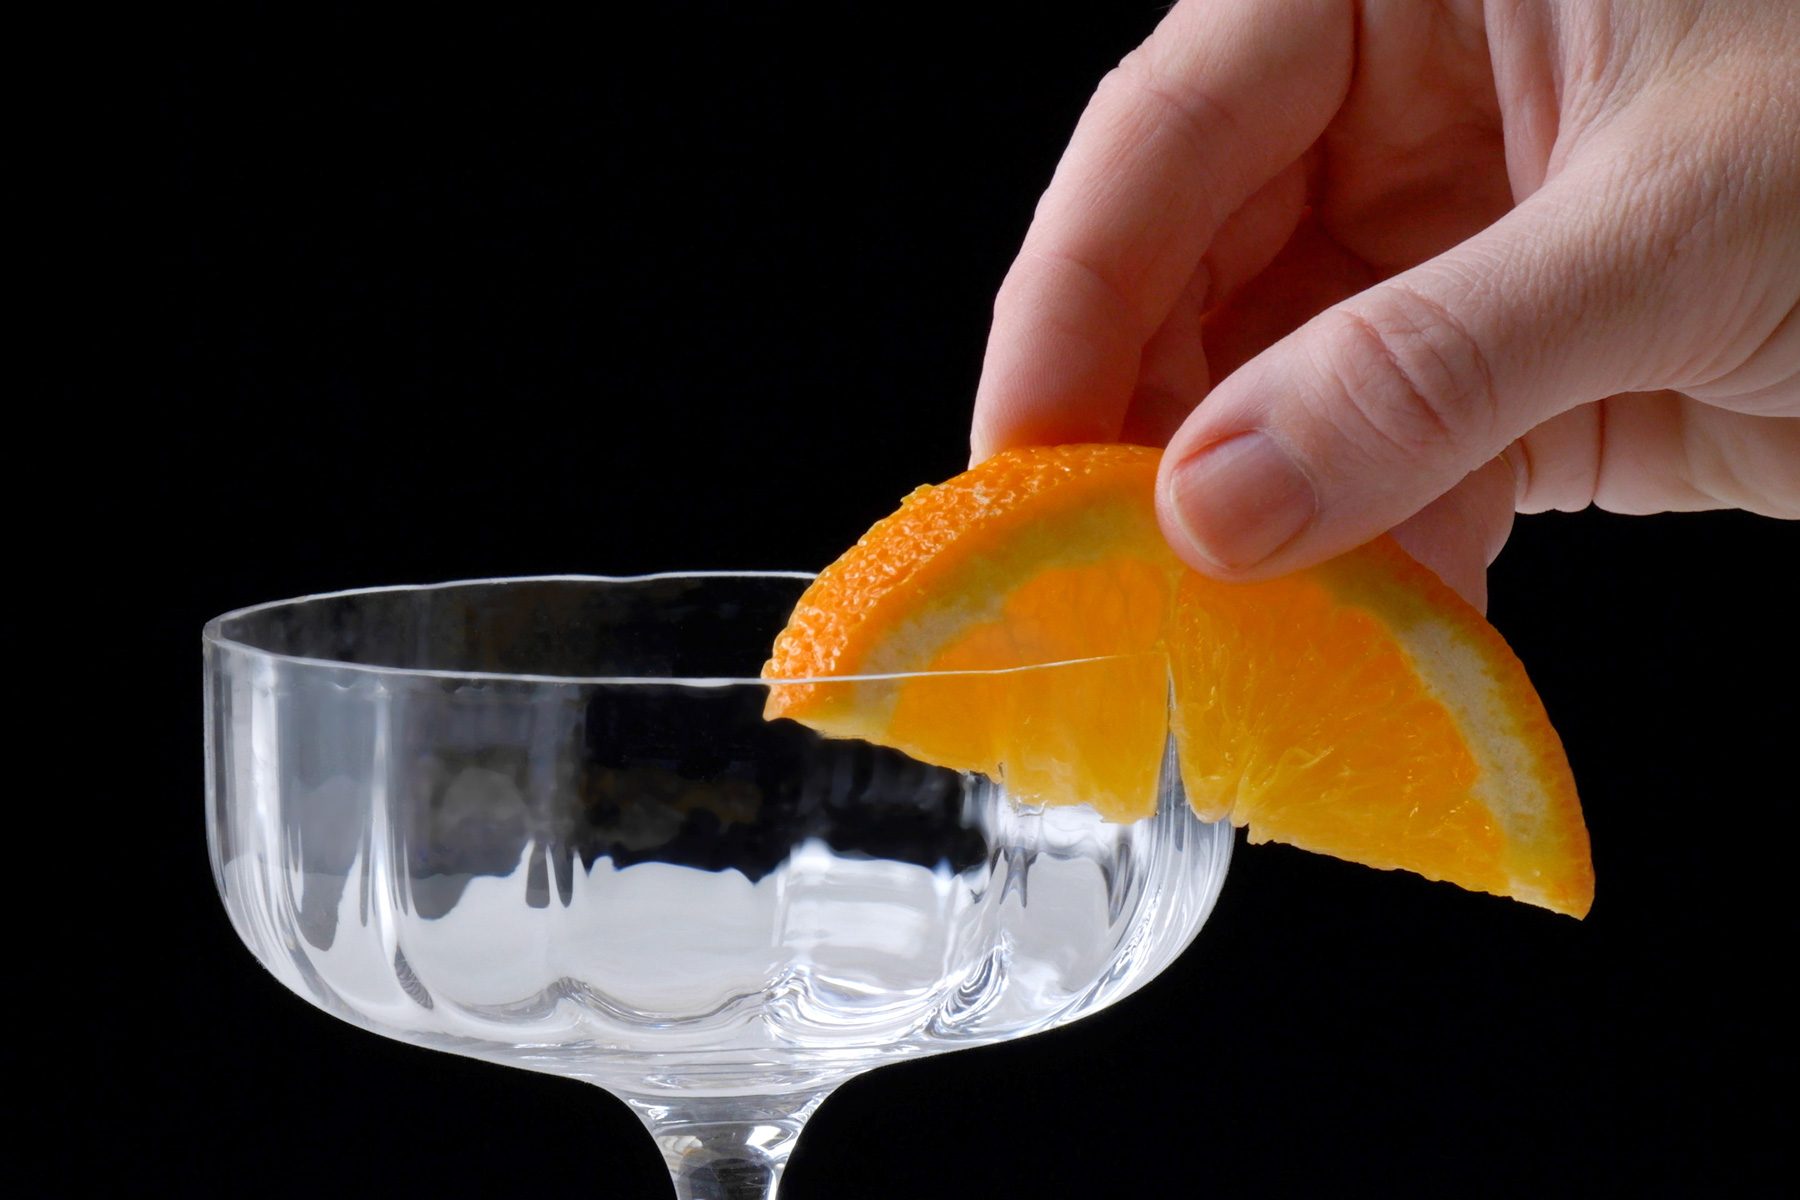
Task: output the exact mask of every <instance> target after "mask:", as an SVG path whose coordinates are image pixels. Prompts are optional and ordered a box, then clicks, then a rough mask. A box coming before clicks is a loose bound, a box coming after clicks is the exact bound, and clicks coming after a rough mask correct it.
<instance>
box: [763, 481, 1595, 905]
mask: <svg viewBox="0 0 1800 1200" xmlns="http://www.w3.org/2000/svg"><path fill="white" fill-rule="evenodd" d="M1157 460H1158V452H1157V451H1154V450H1149V449H1145V448H1142V447H1131V446H1062V447H1053V448H1046V449H1038V450H1020V451H1009V452H1007V453H1005V454H1001V455H998V456H996V457H995V458H993V459H990V460H989V461H988V462H986V463H983V464H982V465H981V466H978V467H976V468H973V469H972V470H970V471H968V472H965V473H964V474H962V475H959V476H957V477H956V478H955V479H953V480H950V481H949V482H948V483H946V484H943V485H941V486H938V487H929V488H921V489H918V490H917V491H915V492H914V493H913V494H912V495H910V496H908V497H907V498H906V500H905V502H904V503H903V504H902V506H901V508H900V510H899V511H898V512H896V513H895V514H893V515H892V516H890V517H888V518H886V519H884V520H883V521H881V522H879V523H877V524H876V525H875V526H874V527H873V528H872V529H871V530H870V531H869V532H868V534H866V535H865V536H864V537H863V538H862V539H861V540H860V541H859V542H858V543H857V544H856V546H854V547H852V548H851V550H850V551H848V552H847V553H846V554H845V555H844V556H843V557H842V558H840V559H839V560H838V561H837V562H836V563H833V564H832V565H831V566H830V567H829V568H827V569H826V570H825V571H824V572H823V573H822V574H821V575H820V576H819V578H818V579H817V580H816V581H815V582H814V584H813V585H812V586H811V587H810V588H809V589H808V590H807V592H806V594H805V596H804V597H802V599H801V601H800V604H799V605H798V606H797V607H796V609H795V612H794V616H793V619H792V620H791V621H790V623H789V625H788V627H787V628H786V629H785V630H784V631H783V632H782V634H781V636H780V638H779V639H778V640H777V641H776V644H775V648H774V653H773V656H772V657H771V659H770V661H769V663H768V664H767V666H766V667H765V668H764V672H763V673H764V676H765V677H766V678H768V679H770V680H771V687H770V697H769V702H768V706H767V710H766V711H767V715H769V716H770V717H781V716H786V717H791V718H793V719H795V720H799V721H802V722H804V723H805V724H807V725H810V726H812V727H814V728H816V729H818V730H820V731H821V732H824V733H826V734H828V735H833V736H854V737H862V738H866V739H868V740H870V741H875V742H879V743H881V744H884V745H890V746H895V747H897V748H899V749H901V750H904V751H906V752H907V753H909V754H912V755H913V756H914V757H917V758H920V759H923V760H925V761H929V762H934V763H937V764H939V765H943V766H947V767H952V768H955V769H958V770H968V771H979V772H982V773H985V774H988V775H992V776H994V777H996V778H999V779H1002V780H1003V781H1004V782H1005V783H1006V785H1007V787H1008V789H1009V791H1010V792H1011V794H1012V795H1013V796H1014V797H1015V798H1016V799H1018V800H1020V801H1021V802H1024V803H1028V804H1053V803H1086V804H1091V805H1092V806H1093V807H1095V808H1096V809H1098V810H1099V811H1100V812H1101V813H1102V814H1103V815H1105V816H1107V817H1109V818H1111V819H1116V820H1134V819H1137V818H1139V817H1142V816H1147V815H1149V814H1150V813H1151V812H1153V811H1154V808H1155V803H1156V796H1157V785H1158V776H1159V773H1160V769H1161V763H1162V757H1163V754H1162V751H1163V747H1164V743H1165V741H1166V738H1167V735H1168V734H1169V733H1170V732H1171V730H1172V731H1173V734H1174V736H1175V740H1176V743H1177V746H1178V757H1179V761H1180V764H1181V775H1182V779H1183V782H1184V784H1185V786H1186V789H1187V793H1188V797H1189V802H1190V803H1191V804H1192V805H1193V807H1194V809H1195V811H1196V812H1197V813H1198V814H1200V815H1201V816H1202V817H1204V818H1206V819H1209V820H1219V819H1229V820H1231V821H1232V822H1234V823H1235V824H1239V825H1247V826H1248V827H1249V829H1250V836H1251V839H1252V840H1254V841H1261V840H1274V841H1282V842H1287V843H1290V844H1293V845H1296V846H1299V847H1302V848H1305V849H1309V850H1315V851H1319V852H1322V853H1326V854H1331V855H1334V856H1337V857H1340V858H1346V859H1350V860H1352V861H1355V862H1361V863H1365V864H1368V865H1370V866H1377V867H1396V868H1404V869H1407V870H1411V871H1416V872H1418V873H1420V874H1423V875H1426V876H1428V877H1430V878H1434V879H1444V880H1448V881H1451V882H1454V883H1457V884H1460V885H1462V886H1464V887H1468V888H1473V889H1477V890H1481V891H1489V892H1495V893H1498V894H1501V895H1509V896H1513V897H1516V898H1518V899H1522V900H1526V901H1529V902H1531V903H1535V904H1540V905H1543V906H1545V907H1548V908H1553V909H1556V910H1558V911H1561V912H1569V913H1574V914H1576V915H1580V914H1582V913H1584V912H1586V910H1587V907H1588V905H1589V903H1590V902H1591V899H1592V894H1593V874H1592V868H1591V866H1590V865H1589V859H1588V846H1587V831H1586V828H1585V826H1584V825H1583V824H1582V819H1581V811H1580V806H1579V804H1578V802H1577V801H1576V798H1575V790H1574V784H1573V780H1572V778H1571V776H1570V774H1569V770H1568V764H1567V760H1566V759H1565V758H1564V756H1563V752H1562V747H1561V744H1560V742H1559V741H1558V740H1557V738H1556V734H1555V732H1554V731H1553V730H1552V729H1551V727H1550V724H1549V721H1548V719H1547V718H1546V717H1545V715H1544V711H1543V706H1542V704H1541V703H1540V702H1539V700H1538V697H1537V694H1536V693H1535V691H1534V690H1533V689H1532V687H1531V685H1530V682H1529V680H1527V679H1526V677H1525V673H1524V670H1523V668H1522V667H1521V666H1520V665H1519V663H1518V660H1517V659H1516V658H1515V657H1514V656H1513V655H1512V652H1511V651H1510V650H1509V649H1508V647H1507V646H1506V644H1505V642H1504V641H1503V640H1501V638H1500V636H1499V634H1498V633H1496V632H1495V631H1494V629H1493V628H1492V627H1491V626H1489V625H1488V624H1487V622H1486V621H1485V620H1483V619H1482V617H1481V616H1480V615H1479V614H1478V613H1476V612H1475V611H1474V610H1473V609H1472V608H1470V607H1469V606H1468V605H1467V604H1466V603H1465V602H1464V601H1463V600H1462V599H1461V598H1460V597H1459V596H1457V595H1456V594H1455V593H1454V592H1452V591H1451V590H1450V589H1449V588H1448V587H1446V586H1445V585H1444V584H1443V583H1442V582H1441V581H1440V580H1438V578H1437V577H1436V576H1435V575H1433V574H1432V573H1431V572H1430V571H1428V570H1426V569H1425V568H1424V567H1422V566H1420V565H1419V564H1418V563H1416V562H1414V561H1413V560H1412V559H1411V558H1409V557H1408V556H1407V555H1406V554H1405V553H1404V552H1403V551H1401V550H1400V549H1399V547H1398V546H1397V545H1395V544H1394V543H1393V542H1392V540H1391V539H1386V538H1383V539H1379V540H1377V541H1376V542H1374V543H1371V544H1370V545H1368V546H1365V547H1362V548H1361V549H1358V550H1356V551H1353V552H1351V553H1350V554H1347V555H1345V556H1343V557H1341V558H1339V559H1336V560H1333V561H1332V562H1330V563H1326V564H1324V565H1322V566H1320V567H1316V568H1313V569H1312V570H1309V571H1303V572H1300V573H1298V574H1295V575H1291V576H1288V577H1285V578H1282V579H1277V580H1272V581H1268V582H1266V583H1258V584H1247V585H1233V584H1223V583H1219V582H1216V581H1214V580H1211V579H1208V578H1206V577H1204V576H1201V575H1198V574H1195V573H1193V572H1191V571H1189V570H1187V569H1186V568H1185V567H1184V566H1183V565H1182V564H1181V563H1180V562H1179V560H1177V559H1176V558H1175V557H1174V555H1173V553H1172V552H1171V551H1170V550H1169V549H1168V547H1167V546H1166V544H1165V543H1164V542H1163V540H1162V536H1161V533H1160V531H1159V529H1158V526H1157V523H1156V517H1155V509H1154V504H1153V501H1152V496H1153V489H1154V481H1155V476H1156V467H1157ZM847 677H848V678H847ZM1171 686H1172V689H1173V709H1172V711H1171V707H1170V696H1171Z"/></svg>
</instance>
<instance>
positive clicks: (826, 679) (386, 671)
mask: <svg viewBox="0 0 1800 1200" xmlns="http://www.w3.org/2000/svg"><path fill="white" fill-rule="evenodd" d="M814 578H816V576H815V575H814V574H813V573H812V572H809V571H658V572H653V573H651V574H647V575H582V574H568V575H500V576H490V577H485V578H474V579H451V580H445V581H443V582H440V583H404V584H385V585H381V586H377V587H360V588H342V589H340V590H337V591H331V592H312V593H308V594H307V595H304V596H293V597H289V598H288V599H285V600H267V601H264V602H263V603H261V604H249V605H245V606H244V607H242V608H234V609H232V610H230V611H229V612H223V613H220V614H219V615H218V616H216V617H213V618H212V619H211V620H209V621H207V622H206V624H205V625H204V626H203V627H202V628H201V631H200V641H201V645H202V647H203V648H205V649H207V650H209V651H210V650H213V649H217V650H220V651H223V652H226V653H230V654H241V655H244V656H245V657H249V658H259V659H263V660H266V661H269V662H281V663H289V664H292V665H294V666H301V667H314V668H320V669H324V670H331V671H348V672H353V673H356V674H365V675H371V676H376V677H382V678H396V679H437V680H453V681H459V682H467V683H525V684H541V685H559V686H568V687H597V686H607V687H614V686H625V685H629V686H639V687H643V686H655V685H662V686H671V687H708V688H723V687H740V686H756V687H765V688H767V687H798V686H802V685H805V684H820V683H880V682H884V681H893V680H901V679H922V678H954V677H959V676H981V675H1016V674H1022V673H1024V672H1027V671H1049V670H1054V669H1056V668H1059V667H1072V666H1080V665H1081V664H1083V663H1097V662H1109V661H1114V660H1118V659H1125V658H1135V657H1140V656H1138V655H1122V654H1104V655H1094V656H1090V657H1086V658H1070V659H1059V660H1057V661H1055V662H1047V663H1029V664H1027V665H1025V666H1020V667H1000V668H994V669H988V670H957V671H893V672H885V673H877V674H868V675H813V676H804V677H797V678H786V679H766V678H763V677H762V676H742V677H739V676H681V675H535V674H524V673H513V672H506V671H447V670H427V669H423V668H414V667H383V666H376V665H373V664H370V663H351V662H343V661H341V660H339V659H331V658H315V657H311V656H308V655H303V654H282V653H278V652H276V651H273V650H264V649H262V648H261V647H258V646H252V645H250V644H249V643H247V642H240V641H238V640H236V639H235V638H230V637H226V636H225V634H224V633H223V627H224V624H225V622H227V621H232V620H236V619H238V618H240V617H247V616H250V615H252V614H255V613H259V612H266V611H268V610H270V609H276V608H286V607H288V606H290V605H299V604H307V603H310V602H312V601H315V600H336V599H339V598H341V597H344V596H369V595H377V594H380V593H384V592H430V591H438V590H445V589H449V588H458V587H475V586H480V585H482V584H508V583H559V582H566V583H646V582H650V581H653V580H659V579H794V580H808V581H810V580H812V579H814Z"/></svg>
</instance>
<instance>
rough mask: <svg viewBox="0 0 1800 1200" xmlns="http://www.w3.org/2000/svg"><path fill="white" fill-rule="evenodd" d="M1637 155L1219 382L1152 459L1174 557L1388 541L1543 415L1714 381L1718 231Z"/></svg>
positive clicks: (1251, 559)
mask: <svg viewBox="0 0 1800 1200" xmlns="http://www.w3.org/2000/svg"><path fill="white" fill-rule="evenodd" d="M1634 157H1637V156H1630V155H1617V156H1609V158H1610V161H1609V162H1601V163H1598V164H1595V165H1592V166H1589V167H1587V168H1586V169H1579V168H1574V167H1572V168H1571V169H1570V170H1567V171H1565V172H1564V173H1563V174H1561V175H1560V176H1558V178H1557V179H1556V180H1555V181H1553V182H1552V183H1551V184H1549V185H1547V186H1546V187H1545V188H1544V189H1542V190H1540V191H1538V192H1537V193H1535V194H1534V195H1533V196H1531V197H1530V198H1529V199H1527V200H1526V201H1525V202H1524V203H1522V204H1520V205H1519V206H1517V207H1516V208H1514V209H1513V210H1512V211H1511V212H1509V213H1508V214H1507V215H1506V216H1505V217H1503V218H1502V219H1501V220H1499V221H1497V222H1496V223H1495V224H1493V225H1492V226H1490V227H1488V228H1487V229H1486V230H1484V231H1483V232H1481V233H1480V234H1478V235H1476V236H1475V237H1473V238H1471V239H1470V240H1468V241H1466V242H1464V243H1462V244H1460V245H1458V246H1456V247H1454V248H1452V249H1451V250H1449V251H1448V252H1446V253H1445V254H1443V255H1442V256H1440V257H1438V258H1435V259H1432V260H1430V261H1428V262H1426V263H1424V264H1422V265H1420V266H1418V267H1415V268H1413V269H1412V270H1409V271H1406V272H1404V273H1402V274H1400V275H1397V276H1395V277H1393V278H1392V279H1389V280H1388V281H1386V282H1385V283H1382V284H1380V285H1377V286H1376V287H1374V288H1371V289H1369V290H1368V291H1365V292H1362V293H1360V294H1358V295H1356V296H1353V297H1351V298H1350V299H1349V300H1346V301H1344V302H1343V303H1341V304H1339V305H1337V306H1336V307H1334V308H1331V309H1328V310H1327V311H1325V312H1324V313H1321V314H1320V315H1319V316H1317V317H1315V318H1314V319H1313V320H1311V321H1309V322H1307V323H1306V324H1305V325H1303V326H1301V327H1300V328H1299V329H1298V330H1296V331H1294V332H1293V333H1292V334H1290V335H1288V336H1287V337H1286V338H1284V339H1282V340H1281V341H1279V342H1277V343H1275V344H1274V345H1273V346H1271V347H1269V348H1268V349H1267V350H1265V351H1264V352H1263V353H1262V354H1260V355H1258V356H1257V357H1256V358H1254V359H1252V360H1251V361H1250V362H1248V363H1246V364H1245V365H1244V366H1242V367H1240V368H1239V369H1238V370H1237V371H1235V372H1233V373H1232V375H1230V376H1229V377H1228V378H1226V379H1225V380H1224V381H1222V382H1221V383H1220V384H1219V386H1218V387H1217V388H1215V389H1214V391H1213V392H1212V394H1211V395H1210V396H1208V397H1207V398H1206V400H1205V401H1204V402H1202V403H1201V404H1200V406H1199V407H1198V408H1197V409H1196V410H1195V411H1194V412H1193V414H1192V415H1190V417H1189V418H1188V420H1187V422H1186V423H1185V424H1184V425H1183V426H1182V428H1181V429H1180V431H1178V432H1177V433H1176V435H1175V437H1174V438H1173V439H1172V440H1171V441H1170V444H1169V449H1168V452H1167V453H1166V454H1165V455H1164V458H1163V465H1162V475H1161V478H1160V480H1159V483H1158V500H1159V508H1160V511H1161V516H1162V521H1163V528H1164V530H1165V532H1166V533H1167V535H1168V537H1169V540H1170V542H1171V544H1172V545H1173V546H1174V547H1175V549H1176V551H1177V552H1178V553H1180V554H1181V555H1182V557H1184V558H1186V559H1187V560H1188V561H1189V562H1190V563H1191V564H1192V565H1194V566H1195V567H1197V568H1198V569H1200V570H1202V571H1205V572H1207V573H1208V574H1212V575H1216V576H1220V577H1222V578H1228V579H1255V578H1263V577H1266V576H1269V575H1275V574H1280V573H1282V572H1284V571H1289V570H1294V569H1298V568H1300V567H1304V566H1307V565H1310V564H1311V563H1314V562H1318V561H1320V560H1322V559H1325V558H1328V557H1330V556H1332V555H1334V554H1338V553H1341V552H1343V551H1345V550H1348V549H1350V548H1352V547H1354V546H1357V545H1360V544H1361V543H1363V542H1365V541H1368V540H1369V539H1370V538H1372V537H1374V536H1376V535H1377V534H1379V533H1382V532H1384V531H1386V530H1388V529H1391V528H1393V527H1394V526H1396V525H1398V524H1400V523H1401V522H1402V521H1404V520H1406V519H1407V518H1408V517H1411V516H1412V515H1413V514H1415V513H1417V512H1419V511H1420V510H1421V509H1423V508H1424V507H1425V506H1426V505H1428V504H1430V503H1431V502H1432V501H1433V500H1435V499H1436V498H1437V497H1439V496H1442V495H1444V494H1445V493H1446V492H1448V491H1449V490H1450V489H1451V488H1452V487H1454V486H1455V485H1456V484H1457V483H1458V482H1460V481H1461V480H1463V479H1464V478H1465V477H1467V476H1468V475H1470V474H1471V473H1472V472H1474V471H1475V470H1476V469H1477V468H1479V467H1481V466H1483V465H1484V464H1486V463H1488V462H1490V461H1491V460H1492V459H1494V458H1495V456H1497V455H1498V454H1500V453H1501V451H1502V450H1504V449H1505V448H1506V447H1507V446H1508V445H1509V444H1511V443H1512V442H1513V441H1514V440H1515V439H1516V438H1518V437H1520V436H1521V435H1523V434H1524V433H1526V432H1527V431H1529V430H1530V429H1531V428H1533V427H1534V426H1536V425H1537V424H1539V423H1541V422H1542V421H1544V420H1546V419H1548V418H1549V417H1551V416H1553V415H1555V414H1556V413H1557V412H1560V411H1563V410H1566V409H1569V408H1573V407H1575V406H1577V405H1580V404H1584V403H1588V402H1591V401H1594V400H1598V399H1600V398H1602V397H1605V396H1609V395H1612V394H1614V393H1616V392H1623V391H1639V390H1647V389H1650V388H1657V387H1678V386H1681V383H1680V382H1678V381H1680V380H1683V379H1684V378H1686V377H1689V376H1691V375H1692V373H1693V372H1694V371H1696V370H1700V371H1702V372H1703V373H1704V372H1706V371H1708V370H1709V369H1712V368H1716V367H1717V366H1718V365H1720V364H1719V361H1718V360H1719V359H1720V357H1721V351H1720V345H1721V343H1722V342H1724V343H1729V342H1730V341H1731V340H1732V333H1731V331H1729V330H1726V329H1722V328H1713V327H1712V326H1720V325H1722V323H1723V322H1724V321H1725V320H1726V319H1727V318H1726V317H1724V316H1721V315H1719V314H1722V313H1729V312H1730V311H1731V309H1732V307H1733V306H1732V305H1730V304H1724V303H1721V304H1716V305H1705V304H1696V301H1697V300H1702V299H1704V298H1705V297H1707V296H1708V295H1709V293H1710V294H1717V293H1718V291H1719V290H1720V285H1719V281H1718V275H1719V273H1720V272H1721V270H1723V268H1722V267H1721V265H1720V263H1721V261H1722V259H1725V258H1729V257H1731V255H1730V254H1729V253H1728V251H1729V250H1730V249H1732V247H1722V246H1721V245H1720V244H1719V240H1720V239H1727V240H1729V239H1730V238H1731V237H1732V231H1731V229H1730V228H1729V226H1730V224H1731V222H1730V220H1729V219H1724V220H1720V219H1718V218H1717V216H1716V214H1708V213H1706V212H1705V211H1704V210H1705V208H1706V206H1707V205H1708V204H1709V203H1711V204H1713V205H1715V206H1716V204H1717V197H1716V195H1715V196H1712V197H1710V198H1709V197H1708V195H1707V189H1706V188H1705V187H1704V186H1700V185H1698V184H1696V185H1694V186H1691V187H1688V186H1685V185H1684V183H1683V180H1682V179H1681V178H1674V177H1673V176H1674V175H1675V174H1676V173H1675V172H1672V171H1670V170H1669V168H1667V167H1666V166H1665V167H1664V168H1663V172H1664V173H1663V175H1661V176H1659V177H1657V178H1655V179H1652V180H1649V181H1646V180H1644V179H1642V178H1634V177H1633V174H1634V169H1633V168H1631V167H1630V166H1629V162H1630V161H1631V159H1632V158H1634ZM1647 184H1648V186H1647ZM1670 193H1674V194H1673V195H1671V194H1670ZM1738 248H1741V245H1740V247H1738ZM1696 310H1699V311H1696ZM1707 310H1711V311H1710V313H1709V312H1707ZM1696 364H1701V365H1699V366H1696Z"/></svg>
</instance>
